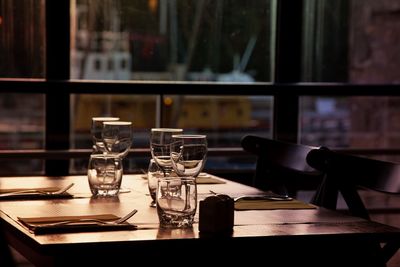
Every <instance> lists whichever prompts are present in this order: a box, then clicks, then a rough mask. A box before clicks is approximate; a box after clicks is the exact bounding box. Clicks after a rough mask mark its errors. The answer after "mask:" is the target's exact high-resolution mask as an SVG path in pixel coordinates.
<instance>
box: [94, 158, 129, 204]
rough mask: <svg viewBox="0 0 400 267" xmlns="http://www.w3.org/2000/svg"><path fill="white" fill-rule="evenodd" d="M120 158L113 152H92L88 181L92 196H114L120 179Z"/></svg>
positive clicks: (121, 168)
mask: <svg viewBox="0 0 400 267" xmlns="http://www.w3.org/2000/svg"><path fill="white" fill-rule="evenodd" d="M122 173H123V167H122V159H121V158H120V157H119V156H118V155H115V154H92V155H90V159H89V166H88V181H89V187H90V191H91V192H92V194H93V195H94V196H116V195H117V194H118V193H119V190H120V187H121V181H122Z"/></svg>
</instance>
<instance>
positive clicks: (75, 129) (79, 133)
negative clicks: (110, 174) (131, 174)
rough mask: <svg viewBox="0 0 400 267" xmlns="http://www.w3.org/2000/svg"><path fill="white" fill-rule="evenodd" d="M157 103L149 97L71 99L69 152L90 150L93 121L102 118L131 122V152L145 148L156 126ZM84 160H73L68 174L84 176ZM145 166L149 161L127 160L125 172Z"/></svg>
mask: <svg viewBox="0 0 400 267" xmlns="http://www.w3.org/2000/svg"><path fill="white" fill-rule="evenodd" d="M156 102H157V97H156V96H151V95H150V96H142V95H141V96H138V95H92V94H90V95H86V94H74V95H72V96H71V103H72V105H73V109H72V110H73V114H72V117H71V121H72V122H73V123H72V129H71V131H72V137H71V139H72V140H73V141H72V144H71V146H72V148H79V149H92V146H93V143H92V137H91V135H90V127H91V123H92V117H105V116H113V117H119V118H120V120H124V121H131V122H132V124H133V128H134V134H133V144H132V148H148V147H149V133H150V128H152V127H154V126H155V125H156V122H155V120H156V114H155V112H156ZM87 160H88V159H78V160H74V161H73V164H72V167H71V172H77V173H79V172H86V170H87ZM147 164H148V158H146V159H140V158H137V157H135V158H132V159H131V158H129V159H128V160H126V161H124V168H126V170H138V169H141V168H143V167H144V165H147Z"/></svg>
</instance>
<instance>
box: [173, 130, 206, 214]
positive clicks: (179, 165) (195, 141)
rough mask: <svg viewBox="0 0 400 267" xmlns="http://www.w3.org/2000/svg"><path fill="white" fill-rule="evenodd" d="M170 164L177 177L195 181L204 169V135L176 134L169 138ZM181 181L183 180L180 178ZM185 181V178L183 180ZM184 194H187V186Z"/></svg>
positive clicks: (188, 206) (186, 200) (187, 204)
mask: <svg viewBox="0 0 400 267" xmlns="http://www.w3.org/2000/svg"><path fill="white" fill-rule="evenodd" d="M170 149H171V151H170V153H171V163H172V167H173V169H174V171H175V173H176V174H177V175H178V176H179V177H191V179H196V177H197V176H198V175H199V174H200V172H201V171H202V170H203V168H204V164H205V162H206V158H207V137H206V136H205V135H193V134H177V135H173V136H172V137H171V145H170ZM182 179H183V178H182ZM185 179H186V178H185ZM184 185H185V186H186V190H185V192H188V188H187V186H188V185H187V184H184ZM189 197H190V196H189V195H188V193H186V195H185V198H186V199H185V201H184V203H185V208H184V210H188V209H190V208H191V207H190V201H188V199H189Z"/></svg>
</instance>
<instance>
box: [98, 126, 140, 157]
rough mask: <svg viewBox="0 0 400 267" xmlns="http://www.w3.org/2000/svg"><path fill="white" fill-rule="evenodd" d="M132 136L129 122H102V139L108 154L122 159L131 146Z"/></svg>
mask: <svg viewBox="0 0 400 267" xmlns="http://www.w3.org/2000/svg"><path fill="white" fill-rule="evenodd" d="M132 136H133V129H132V122H130V121H105V122H103V131H102V138H103V142H104V144H105V148H106V150H107V152H108V153H111V154H117V155H118V156H119V157H121V158H124V157H125V156H126V155H127V154H128V152H129V148H130V147H131V145H132Z"/></svg>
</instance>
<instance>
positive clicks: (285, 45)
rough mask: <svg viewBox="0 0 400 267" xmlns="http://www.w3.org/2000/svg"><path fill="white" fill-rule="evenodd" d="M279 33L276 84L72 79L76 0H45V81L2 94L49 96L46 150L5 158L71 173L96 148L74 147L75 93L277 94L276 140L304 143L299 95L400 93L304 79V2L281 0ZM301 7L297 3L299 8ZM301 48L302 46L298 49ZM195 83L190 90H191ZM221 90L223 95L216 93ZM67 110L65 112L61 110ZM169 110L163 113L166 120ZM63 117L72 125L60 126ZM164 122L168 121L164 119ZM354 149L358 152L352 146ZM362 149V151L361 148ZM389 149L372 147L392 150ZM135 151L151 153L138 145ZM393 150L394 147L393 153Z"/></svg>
mask: <svg viewBox="0 0 400 267" xmlns="http://www.w3.org/2000/svg"><path fill="white" fill-rule="evenodd" d="M276 1H277V2H276V5H277V14H276V16H277V17H276V20H277V33H276V38H277V39H276V49H275V52H276V53H275V75H274V81H273V82H271V83H254V84H237V83H212V82H158V81H88V80H71V79H70V38H71V36H70V0H59V1H49V0H48V1H45V8H46V12H45V14H46V18H45V21H46V24H45V27H46V29H45V30H46V40H45V42H46V55H45V56H46V76H45V79H9V78H8V79H0V93H22V94H23V93H30V94H31V93H34V94H44V95H45V104H46V108H45V114H46V124H45V125H46V128H45V149H44V150H37V151H0V158H6V157H7V158H12V157H17V158H18V157H25V156H26V157H31V158H33V157H34V158H43V159H45V160H46V161H45V175H67V174H68V173H69V160H68V159H71V158H73V157H83V156H87V155H88V154H89V153H90V150H71V149H70V136H69V134H70V123H69V121H70V96H71V94H76V93H78V94H135V95H150V94H151V95H158V97H159V98H160V99H161V98H162V97H163V96H164V95H169V94H176V95H203V96H204V95H207V96H212V95H222V96H224V95H225V96H227V95H236V96H272V97H273V98H274V110H273V118H274V120H273V138H275V139H278V140H285V141H292V142H298V137H299V136H298V135H299V131H298V130H299V122H298V120H299V99H300V97H301V96H385V97H386V96H400V90H399V86H398V85H386V84H385V85H352V84H345V83H329V84H327V83H312V84H308V83H299V81H300V75H301V54H302V53H301V45H302V37H301V31H302V26H301V25H302V12H303V10H302V5H303V1H301V0H299V1H295V3H293V1H291V0H276ZM293 5H295V6H293ZM293 47H298V49H293ZM189 87H190V90H189ZM216 92H217V93H216ZM60 110H65V112H60ZM162 112H163V109H160V113H161V114H158V116H159V118H162ZM60 121H65V122H68V123H62V124H60V123H59V122H60ZM160 126H163V125H162V122H160ZM352 151H353V152H354V151H356V150H354V149H353V150H352ZM358 151H361V150H358ZM385 151H386V152H388V151H389V150H387V149H376V150H367V151H366V152H367V153H380V154H382V153H386V152H385ZM134 152H135V153H149V152H148V150H146V149H134ZM224 153H225V154H229V155H232V153H238V154H242V150H241V148H240V147H238V148H210V156H212V155H224ZM389 153H390V151H389ZM24 155H25V156H24Z"/></svg>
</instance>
